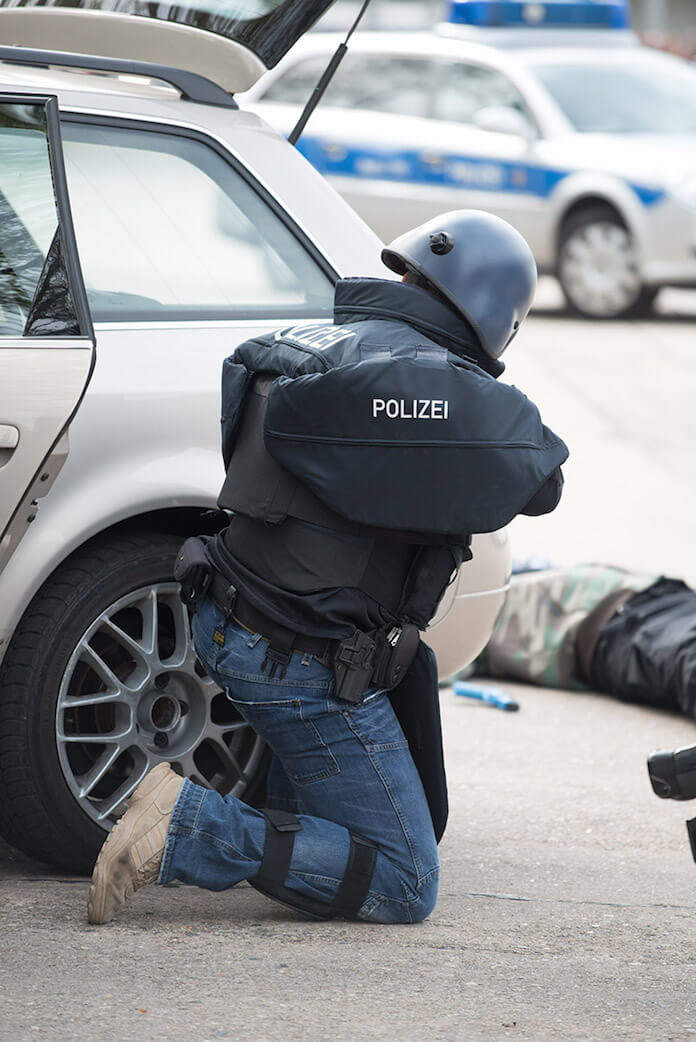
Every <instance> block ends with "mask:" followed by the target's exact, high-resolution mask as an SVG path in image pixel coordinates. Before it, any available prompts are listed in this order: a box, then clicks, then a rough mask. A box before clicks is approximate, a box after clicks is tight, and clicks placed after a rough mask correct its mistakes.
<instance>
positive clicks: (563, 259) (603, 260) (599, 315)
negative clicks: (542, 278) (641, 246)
mask: <svg viewBox="0 0 696 1042" xmlns="http://www.w3.org/2000/svg"><path fill="white" fill-rule="evenodd" d="M556 274H557V277H558V281H559V282H560V284H561V289H562V290H563V295H564V297H565V299H566V303H567V305H568V308H569V310H570V311H571V312H572V313H573V314H575V315H579V316H581V317H582V318H592V319H618V318H635V317H638V316H641V315H645V314H647V313H649V311H650V309H651V308H652V305H653V304H654V302H655V299H656V297H657V294H658V292H659V287H654V286H644V285H643V283H642V281H641V276H640V266H639V262H638V253H637V249H636V246H635V242H634V239H633V237H632V235H631V233H630V231H629V229H628V228H627V227H626V225H625V223H624V222H623V221H622V219H621V217H620V216H619V214H618V213H617V212H616V210H614V209H612V208H611V207H610V206H602V205H593V206H587V207H584V208H583V209H581V210H577V211H576V212H575V213H572V214H571V215H570V216H569V217H568V218H567V219H566V221H565V222H564V224H563V227H562V229H561V236H560V245H559V250H558V259H557V266H556Z"/></svg>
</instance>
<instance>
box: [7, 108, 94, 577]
mask: <svg viewBox="0 0 696 1042" xmlns="http://www.w3.org/2000/svg"><path fill="white" fill-rule="evenodd" d="M94 357H95V344H94V332H93V329H92V323H91V320H90V316H89V310H88V307H87V298H86V295H85V288H84V284H83V281H82V275H81V271H80V266H79V262H78V257H77V249H76V246H75V237H74V233H73V227H72V221H71V217H70V207H69V202H68V196H67V189H66V181H65V171H64V168H63V155H62V145H61V136H60V124H59V116H58V102H57V100H56V98H55V97H42V96H39V95H36V94H31V95H22V94H8V93H2V92H0V571H2V569H3V568H4V566H5V565H6V564H7V561H8V560H9V558H10V556H11V555H12V553H13V551H14V549H15V547H16V546H17V544H18V542H19V540H20V539H21V538H22V535H23V534H24V532H25V531H26V529H27V527H28V526H29V524H30V523H31V522H32V521H33V519H34V517H35V516H36V513H37V509H38V501H39V499H40V498H41V497H42V496H44V495H45V494H46V492H47V491H48V490H49V489H50V487H51V484H52V483H53V481H54V479H55V477H56V475H57V473H58V471H59V470H60V468H61V466H62V464H63V463H64V461H65V458H66V456H67V452H68V437H67V432H68V427H69V424H70V421H71V419H72V417H73V416H74V414H75V412H76V410H77V408H78V407H79V404H80V402H81V400H82V397H83V395H84V392H85V389H86V387H87V384H88V383H89V379H90V376H91V374H92V369H93V366H94Z"/></svg>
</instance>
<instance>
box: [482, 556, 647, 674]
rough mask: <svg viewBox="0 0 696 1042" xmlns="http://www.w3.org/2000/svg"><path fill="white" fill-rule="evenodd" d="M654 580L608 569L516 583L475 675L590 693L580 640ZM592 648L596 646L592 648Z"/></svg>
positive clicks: (560, 572)
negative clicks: (580, 656)
mask: <svg viewBox="0 0 696 1042" xmlns="http://www.w3.org/2000/svg"><path fill="white" fill-rule="evenodd" d="M657 578H658V577H657V576H656V575H637V574H634V573H631V572H626V571H623V570H622V569H620V568H610V567H607V566H604V565H579V566H577V567H575V568H567V569H553V570H549V571H543V572H530V573H527V574H524V575H518V576H515V577H513V580H512V585H511V587H510V591H509V593H508V595H507V597H506V598H505V603H504V604H503V607H502V609H501V611H500V614H499V616H498V618H497V621H496V624H495V627H494V630H493V635H492V636H491V639H490V640H489V642H488V644H487V646H486V648H485V649H484V651H483V652H482V653H481V655H480V656H479V658H478V659H477V660H476V664H475V665H476V672H477V673H485V674H486V675H488V676H493V677H508V678H509V679H516V680H523V681H527V682H529V683H533V684H543V685H545V686H549V687H564V688H574V689H576V690H582V689H586V688H587V686H588V685H587V684H586V683H585V675H583V670H582V669H580V668H579V664H578V656H577V647H576V644H577V640H578V634H579V632H582V630H583V628H584V629H585V632H586V633H587V630H588V623H590V628H591V629H592V632H593V634H595V640H596V635H598V634H599V629H600V628H601V626H603V625H604V624H605V622H607V621H608V619H609V618H610V617H611V616H612V615H613V614H614V613H615V612H616V611H617V610H618V608H619V607H620V606H621V605H622V604H623V603H624V602H625V600H626V599H628V597H630V596H632V595H633V594H634V593H638V592H639V591H641V590H645V589H647V587H649V586H652V585H653V583H655V582H656V581H657ZM591 646H592V648H594V643H592V645H591Z"/></svg>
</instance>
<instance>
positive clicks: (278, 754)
mask: <svg viewBox="0 0 696 1042" xmlns="http://www.w3.org/2000/svg"><path fill="white" fill-rule="evenodd" d="M216 629H219V630H220V631H221V632H223V633H224V635H225V642H224V646H220V645H219V644H218V643H216V642H215V641H214V640H213V633H214V631H215V630H216ZM193 634H194V643H195V647H196V653H197V654H198V657H199V658H200V660H201V662H202V663H203V665H204V666H205V668H206V669H207V670H208V672H209V673H210V675H211V676H212V677H213V678H214V680H215V681H216V682H217V683H218V684H219V685H220V686H221V687H223V688H225V689H226V690H227V695H228V698H230V700H231V701H232V702H233V703H234V705H235V706H236V707H237V709H238V710H239V712H240V713H241V714H242V716H243V717H244V719H245V720H247V721H248V723H249V724H251V726H252V727H253V728H254V729H255V730H256V731H257V732H258V733H259V734H260V735H261V736H262V737H263V738H264V739H265V740H266V742H267V743H268V744H269V746H270V747H271V749H272V750H273V753H274V757H273V761H272V765H271V770H270V774H269V806H274V807H276V808H282V809H288V810H293V811H295V812H296V813H298V817H299V819H300V821H301V823H302V829H301V831H299V832H296V833H295V846H294V850H293V856H292V861H291V863H290V869H289V872H288V876H287V879H286V882H285V885H286V886H287V887H289V888H290V889H293V890H296V891H297V892H298V893H300V894H305V895H307V896H309V897H312V898H314V899H315V900H319V901H324V902H326V903H329V902H330V901H331V900H332V898H333V897H334V896H335V894H336V891H337V889H338V886H339V883H340V881H341V879H342V877H343V871H344V869H345V866H346V861H347V858H348V851H349V848H350V833H351V832H354V833H356V834H357V835H359V836H362V837H363V838H365V839H368V840H370V841H371V842H372V843H373V844H374V845H375V846H376V847H377V861H376V865H375V871H374V875H373V877H372V882H371V885H370V889H369V892H368V895H367V898H366V899H365V901H364V903H363V905H362V907H361V909H360V918H361V919H368V920H371V921H373V922H380V923H413V922H419V921H421V920H422V919H425V917H426V916H427V915H428V914H429V913H430V912H431V911H432V909H433V908H434V906H435V902H436V900H437V889H438V879H439V862H438V854H437V844H436V842H435V835H434V832H433V826H432V822H431V819H430V812H429V810H428V804H427V802H426V798H425V794H424V792H423V786H422V784H421V780H420V777H419V775H418V772H417V770H416V767H415V765H414V763H413V760H412V759H411V754H410V752H409V749H408V745H407V743H406V740H405V738H404V735H403V731H402V730H401V727H400V726H399V723H398V721H397V719H396V716H395V715H394V710H393V709H392V706H391V703H390V701H389V698H388V696H387V694H386V693H385V692H384V691H378V690H374V689H371V690H370V691H369V692H368V694H367V696H366V698H365V700H364V701H363V702H362V703H360V704H359V705H352V704H350V703H347V702H342V701H339V700H338V699H337V698H336V697H335V695H334V680H333V673H332V671H331V670H330V669H328V668H327V667H326V666H324V665H322V664H321V663H320V662H318V661H317V660H316V659H315V658H313V657H312V656H311V655H308V654H304V653H302V652H294V653H293V655H292V660H291V662H290V664H289V665H288V668H287V672H286V674H285V676H284V677H283V678H282V679H281V678H280V677H279V675H278V674H277V673H276V675H275V676H274V677H270V676H269V675H268V671H266V672H264V671H263V670H262V668H261V664H262V662H263V659H264V656H265V654H266V649H267V641H266V640H264V639H263V638H262V637H261V636H260V635H259V634H251V633H250V632H249V631H248V630H246V629H244V628H243V627H242V626H240V625H238V624H237V623H236V622H235V621H234V620H230V621H229V622H228V623H225V619H224V616H223V615H222V612H221V611H220V610H219V609H218V608H217V607H216V605H215V603H214V602H213V601H212V600H210V599H206V600H204V601H202V602H200V603H199V606H198V611H197V612H196V615H195V617H194V622H193ZM265 833H266V822H265V818H264V816H263V814H262V813H261V812H260V811H258V810H255V809H254V808H253V807H249V806H247V804H245V803H242V801H241V800H239V799H237V798H236V797H234V796H220V795H219V793H217V792H213V791H211V790H208V789H203V788H201V787H200V786H198V785H194V784H193V782H191V781H189V780H187V781H186V782H184V785H183V787H182V789H181V792H180V794H179V798H178V800H177V803H176V806H175V807H174V812H173V814H172V819H171V823H170V826H169V833H168V836H167V844H166V848H165V852H164V858H163V862H162V869H161V872H160V877H159V883H160V884H165V883H168V882H170V881H171V880H174V879H178V880H180V881H181V882H183V883H189V884H192V885H194V886H200V887H204V888H205V889H207V890H226V889H228V888H229V887H232V886H235V885H236V884H237V883H239V882H241V881H242V880H243V879H253V877H254V876H255V875H256V874H257V873H258V871H259V868H260V866H261V858H262V854H263V847H264V838H265Z"/></svg>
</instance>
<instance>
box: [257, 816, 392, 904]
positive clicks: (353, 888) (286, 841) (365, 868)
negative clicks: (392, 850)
mask: <svg viewBox="0 0 696 1042" xmlns="http://www.w3.org/2000/svg"><path fill="white" fill-rule="evenodd" d="M263 813H264V815H265V817H266V839H265V843H264V848H263V857H262V860H261V868H260V869H259V872H258V874H257V875H256V876H255V877H254V878H253V879H250V880H249V882H250V883H251V885H252V886H253V887H255V888H256V890H258V891H259V892H260V893H262V894H265V895H266V897H270V898H272V899H273V900H274V901H279V902H280V904H283V905H285V906H286V907H288V908H292V909H294V910H296V911H298V912H304V914H305V915H308V916H310V917H311V918H313V919H357V917H358V912H359V911H360V909H361V907H362V904H363V902H364V900H365V898H366V897H367V894H368V891H369V889H370V883H371V882H372V876H373V874H374V870H375V863H376V861H377V849H376V847H375V846H374V844H372V843H370V842H369V840H366V839H363V838H362V836H356V835H355V834H354V833H353V832H351V833H350V851H349V852H348V860H347V862H346V867H345V869H344V871H343V878H342V879H341V883H340V885H339V888H338V890H337V891H336V896H335V897H334V899H333V901H331V902H324V901H317V900H316V899H315V898H313V897H306V896H305V895H304V894H299V893H298V892H297V891H296V890H291V889H290V888H289V887H287V886H285V880H286V878H287V875H288V870H289V868H290V861H291V860H292V851H293V847H294V846H295V833H296V832H299V831H300V829H301V828H302V823H301V822H300V821H299V819H298V818H297V817H296V816H295V815H294V814H290V813H289V812H288V811H284V810H265V811H264V812H263Z"/></svg>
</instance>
